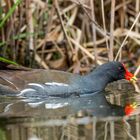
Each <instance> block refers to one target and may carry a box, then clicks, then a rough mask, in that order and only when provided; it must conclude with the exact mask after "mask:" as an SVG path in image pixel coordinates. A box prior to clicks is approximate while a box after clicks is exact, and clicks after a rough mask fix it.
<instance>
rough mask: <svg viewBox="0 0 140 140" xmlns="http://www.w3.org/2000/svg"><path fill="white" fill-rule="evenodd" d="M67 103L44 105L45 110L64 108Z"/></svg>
mask: <svg viewBox="0 0 140 140" xmlns="http://www.w3.org/2000/svg"><path fill="white" fill-rule="evenodd" d="M67 105H68V103H57V104H53V103H52V104H45V108H46V109H57V108H61V107H64V106H67Z"/></svg>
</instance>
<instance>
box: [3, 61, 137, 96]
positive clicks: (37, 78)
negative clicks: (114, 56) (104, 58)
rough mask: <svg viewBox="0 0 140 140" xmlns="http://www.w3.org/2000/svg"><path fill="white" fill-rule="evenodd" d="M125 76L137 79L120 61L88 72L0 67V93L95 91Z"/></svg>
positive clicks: (39, 94) (60, 94)
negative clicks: (75, 72) (74, 72)
mask: <svg viewBox="0 0 140 140" xmlns="http://www.w3.org/2000/svg"><path fill="white" fill-rule="evenodd" d="M121 79H126V80H129V81H136V80H137V79H136V77H135V76H134V75H133V74H132V73H130V72H129V71H128V70H127V69H126V68H125V66H124V65H123V64H122V63H121V62H116V61H112V62H108V63H105V64H103V65H101V66H98V67H97V68H96V69H95V70H93V71H92V72H90V73H89V74H87V75H84V76H80V75H77V74H71V73H68V72H62V71H56V70H43V69H28V68H24V69H22V70H21V69H20V68H18V67H14V68H11V67H9V68H7V70H3V69H1V70H0V94H11V93H18V94H17V95H18V96H23V97H28V96H29V97H32V96H33V97H36V96H40V97H49V96H52V97H70V96H73V95H76V96H82V95H87V94H97V93H100V92H101V91H103V90H104V89H105V87H106V85H107V84H108V83H110V82H113V81H116V80H121Z"/></svg>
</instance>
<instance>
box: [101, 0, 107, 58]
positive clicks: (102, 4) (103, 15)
mask: <svg viewBox="0 0 140 140" xmlns="http://www.w3.org/2000/svg"><path fill="white" fill-rule="evenodd" d="M101 6H102V8H101V9H102V19H103V28H104V31H105V32H107V30H106V24H105V14H104V11H105V10H104V1H103V0H101ZM105 41H106V46H107V51H108V56H109V44H108V36H105Z"/></svg>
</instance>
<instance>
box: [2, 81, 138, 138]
mask: <svg viewBox="0 0 140 140" xmlns="http://www.w3.org/2000/svg"><path fill="white" fill-rule="evenodd" d="M112 89H113V90H112ZM106 90H107V92H106V93H100V94H98V95H91V96H83V97H80V98H79V97H71V98H43V99H42V98H39V97H38V98H28V99H27V98H21V97H20V98H19V97H18V98H17V97H16V98H15V97H13V96H6V95H5V96H3V95H1V96H0V138H1V139H0V140H123V139H124V140H130V139H132V140H140V116H139V107H137V109H136V110H135V111H134V112H133V114H132V115H130V116H123V106H125V105H126V104H128V103H133V102H137V104H139V103H140V95H139V94H138V93H136V92H135V90H134V88H133V86H132V85H129V84H125V83H123V84H121V85H120V84H116V83H115V84H113V85H111V86H108V88H107V89H106ZM102 94H106V98H107V100H108V101H109V102H110V103H111V104H115V105H110V104H108V103H107V102H106V101H105V98H104V96H102Z"/></svg>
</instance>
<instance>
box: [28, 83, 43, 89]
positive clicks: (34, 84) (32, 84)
mask: <svg viewBox="0 0 140 140" xmlns="http://www.w3.org/2000/svg"><path fill="white" fill-rule="evenodd" d="M28 85H29V86H36V87H40V88H42V89H44V87H43V86H42V85H40V84H37V83H29V84H28Z"/></svg>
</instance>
